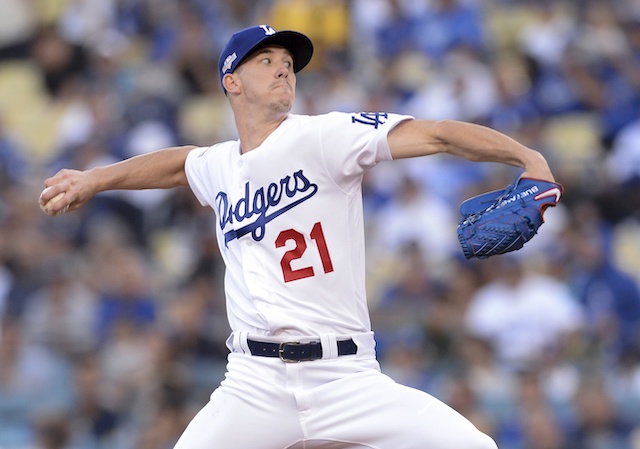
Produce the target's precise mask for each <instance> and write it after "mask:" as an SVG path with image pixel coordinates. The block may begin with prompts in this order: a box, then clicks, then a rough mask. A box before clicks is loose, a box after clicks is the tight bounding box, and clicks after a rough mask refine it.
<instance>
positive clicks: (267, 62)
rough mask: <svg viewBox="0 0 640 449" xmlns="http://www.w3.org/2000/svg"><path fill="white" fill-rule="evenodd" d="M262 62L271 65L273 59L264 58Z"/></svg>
mask: <svg viewBox="0 0 640 449" xmlns="http://www.w3.org/2000/svg"><path fill="white" fill-rule="evenodd" d="M260 62H261V63H263V64H271V58H262V59H261V60H260Z"/></svg>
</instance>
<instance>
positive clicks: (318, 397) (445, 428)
mask: <svg viewBox="0 0 640 449" xmlns="http://www.w3.org/2000/svg"><path fill="white" fill-rule="evenodd" d="M354 340H355V341H356V343H357V344H358V354H357V355H347V356H340V357H334V358H327V359H321V360H313V361H308V362H300V363H286V362H283V361H282V360H280V359H278V358H266V357H258V356H252V355H250V354H246V353H244V352H246V346H244V345H243V344H242V343H241V342H236V343H234V345H233V346H234V347H233V350H234V351H237V352H233V353H231V354H230V355H229V361H228V365H227V374H226V378H225V380H224V381H223V382H222V383H221V385H220V387H218V388H217V389H216V390H215V391H214V392H213V394H212V395H211V400H210V401H209V403H207V404H206V405H205V406H204V408H203V409H202V410H200V412H198V414H197V415H196V416H195V417H194V419H193V420H192V421H191V423H190V424H189V426H188V427H187V429H186V430H185V432H184V433H183V435H182V437H181V438H180V440H179V441H178V443H177V444H176V446H175V449H315V448H318V449H319V448H322V449H363V448H368V449H496V445H495V443H494V441H493V440H492V439H491V438H490V437H489V436H487V435H485V434H484V433H482V432H480V431H479V430H478V429H476V428H475V427H474V426H473V425H472V424H471V422H469V421H468V420H467V419H466V418H464V417H463V416H462V415H460V414H459V413H458V412H456V411H455V410H453V409H452V408H451V407H449V406H448V405H446V404H444V403H443V402H441V401H439V400H438V399H436V398H434V397H433V396H431V395H429V394H427V393H425V392H423V391H420V390H416V389H413V388H409V387H406V386H403V385H400V384H397V383H395V382H394V381H393V380H392V379H390V378H389V377H388V376H386V375H384V374H382V373H381V372H380V367H379V364H378V362H377V360H376V359H375V353H374V343H373V337H372V335H369V334H363V335H360V336H356V337H354ZM245 344H246V342H245Z"/></svg>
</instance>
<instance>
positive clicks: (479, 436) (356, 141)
mask: <svg viewBox="0 0 640 449" xmlns="http://www.w3.org/2000/svg"><path fill="white" fill-rule="evenodd" d="M312 53H313V45H312V43H311V41H310V40H309V38H307V37H306V36H305V35H303V34H300V33H298V32H294V31H279V32H277V31H275V30H274V29H273V28H271V27H270V26H267V25H260V26H255V27H250V28H247V29H243V30H241V31H238V32H237V33H235V34H234V35H233V36H232V37H231V39H230V40H229V42H228V44H227V45H226V47H225V48H224V50H223V52H222V54H221V56H220V61H219V73H218V75H219V77H220V82H221V84H222V87H223V89H224V91H225V93H226V95H227V97H228V100H229V103H230V105H231V108H232V110H233V113H234V116H235V121H236V126H237V131H238V135H239V139H238V140H234V141H228V142H223V143H219V144H217V145H213V146H210V147H206V148H202V147H194V146H184V147H172V148H166V149H162V150H158V151H156V152H152V153H147V154H143V155H140V156H136V157H133V158H131V159H127V160H124V161H121V162H118V163H115V164H112V165H107V166H102V167H98V168H94V169H90V170H87V171H76V170H69V169H65V170H61V171H60V172H58V173H57V174H56V175H54V176H53V177H51V178H49V179H47V180H46V181H45V186H46V187H47V189H45V191H43V193H42V194H41V197H40V204H41V205H46V204H47V203H48V202H49V200H51V199H52V198H54V197H56V196H57V195H59V194H60V193H63V192H64V196H63V197H62V198H61V199H59V200H58V201H57V202H56V203H55V204H53V205H50V208H49V213H50V214H57V213H58V212H60V211H64V210H65V209H66V208H67V207H69V209H70V210H74V209H77V208H79V207H81V206H82V205H83V204H85V203H86V202H87V201H88V200H89V199H90V198H91V197H93V196H94V195H95V194H96V193H98V192H101V191H104V190H110V189H148V188H171V187H175V186H182V185H188V186H189V187H190V188H191V190H192V191H193V193H194V194H195V196H196V197H197V198H198V200H199V201H200V202H201V203H202V204H203V205H204V206H208V207H211V208H212V209H213V210H214V212H215V214H216V217H217V226H216V233H217V238H218V243H219V247H220V252H221V254H222V257H223V259H224V261H225V264H226V275H225V290H226V304H227V313H228V318H229V322H230V325H231V329H232V333H231V335H230V336H229V339H228V341H227V346H228V348H229V349H230V354H229V357H228V365H227V373H226V377H225V380H224V381H222V383H221V384H220V386H219V387H218V388H217V389H215V390H214V392H213V393H212V395H211V399H210V401H209V402H208V403H207V404H206V405H205V406H204V407H203V408H202V410H201V411H200V412H199V413H198V414H197V415H196V416H195V417H194V418H193V420H192V421H191V423H190V424H189V426H188V427H187V429H186V430H185V432H184V434H183V435H182V437H181V438H180V440H179V441H178V443H177V445H176V449H211V448H216V449H285V448H288V449H293V448H306V449H311V448H325V449H339V448H344V449H346V448H370V449H371V448H379V449H425V448H429V449H472V448H474V449H491V448H495V447H496V446H495V443H494V441H493V440H492V439H491V438H490V437H489V436H487V435H485V434H483V433H481V432H480V431H479V430H477V429H476V428H475V427H474V426H473V425H472V424H471V422H469V421H468V420H467V419H465V418H464V417H463V416H461V415H460V414H458V413H457V412H456V411H454V410H453V409H452V408H450V407H449V406H447V405H446V404H444V403H443V402H441V401H439V400H437V399H436V398H434V397H433V396H431V395H429V394H428V393H426V392H423V391H419V390H415V389H411V388H408V387H405V386H402V385H399V384H397V383H395V382H394V381H393V380H392V379H390V378H389V377H387V376H386V375H384V374H382V373H381V372H380V367H379V364H378V362H377V360H376V352H375V340H374V334H373V332H372V330H371V326H370V320H369V315H368V310H367V299H366V294H365V242H364V228H363V210H362V191H361V182H362V177H363V175H364V173H365V172H366V170H367V169H369V168H371V167H373V166H374V165H376V164H377V163H379V162H382V161H391V160H393V159H400V158H408V157H415V156H425V155H430V154H436V153H450V154H452V155H456V156H460V157H463V158H466V159H469V160H474V161H494V162H502V163H506V164H510V165H514V166H518V167H521V168H522V169H523V170H524V173H525V174H526V175H527V176H530V177H534V178H538V179H546V180H553V175H552V173H551V171H550V170H549V167H548V164H547V162H546V161H545V159H544V158H543V157H542V156H541V155H540V153H538V152H537V151H534V150H531V149H528V148H526V147H524V146H523V145H521V144H519V143H517V142H515V141H514V140H512V139H511V138H509V137H507V136H505V135H503V134H500V133H498V132H496V131H493V130H490V129H488V128H485V127H481V126H477V125H473V124H469V123H461V122H453V121H438V122H434V121H428V120H417V119H414V118H412V117H409V116H404V115H398V114H394V113H387V112H376V113H372V112H361V113H340V112H333V113H328V114H324V115H318V116H305V115H295V114H291V113H290V110H291V107H292V105H293V102H294V98H295V89H296V73H297V72H299V71H300V70H302V69H303V68H304V67H305V66H306V65H307V63H308V62H309V60H310V59H311V56H312Z"/></svg>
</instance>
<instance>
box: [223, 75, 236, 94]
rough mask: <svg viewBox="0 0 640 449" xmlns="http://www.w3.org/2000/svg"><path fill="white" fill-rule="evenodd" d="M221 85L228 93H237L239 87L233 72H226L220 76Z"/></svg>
mask: <svg viewBox="0 0 640 449" xmlns="http://www.w3.org/2000/svg"><path fill="white" fill-rule="evenodd" d="M222 85H223V86H224V89H225V90H226V91H227V92H229V93H238V92H239V89H240V84H239V79H238V77H237V76H236V75H235V74H234V73H227V74H226V75H225V76H224V77H223V78H222Z"/></svg>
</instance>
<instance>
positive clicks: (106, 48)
mask: <svg viewBox="0 0 640 449" xmlns="http://www.w3.org/2000/svg"><path fill="white" fill-rule="evenodd" d="M259 23H269V24H270V25H272V26H274V27H275V28H276V29H286V28H294V29H296V30H299V31H302V32H304V33H306V34H308V35H309V36H310V37H311V38H312V39H313V41H314V43H315V45H316V54H315V57H314V60H313V61H312V64H311V65H310V66H309V67H308V69H306V70H305V71H304V72H303V73H302V74H301V75H300V76H299V77H298V83H299V91H298V98H297V103H296V108H295V112H298V113H308V114H312V113H322V112H327V111H330V110H342V111H365V110H366V111H390V112H400V113H407V114H412V115H414V116H416V117H420V118H430V119H445V118H447V119H459V120H467V121H473V122H476V123H481V124H486V125H488V126H491V127H493V128H496V129H498V130H500V131H502V132H504V133H506V134H508V135H510V136H512V137H514V138H516V139H518V140H520V141H521V142H523V143H525V144H527V145H529V146H531V147H533V148H536V149H538V150H540V151H541V152H543V153H544V154H545V156H546V157H547V158H548V159H549V161H550V162H551V164H552V168H553V170H554V172H555V174H556V177H557V179H558V180H559V181H560V182H561V183H563V184H564V186H565V188H566V194H565V198H564V201H563V203H562V204H561V205H560V206H559V207H557V208H555V209H551V210H549V211H548V212H547V214H546V220H547V224H545V226H543V228H542V230H541V233H540V235H539V236H538V237H537V238H536V239H535V240H534V241H532V242H531V243H529V244H528V245H527V246H526V247H525V248H524V249H523V250H521V251H519V252H518V253H514V254H512V255H509V256H505V257H502V258H496V260H492V259H489V260H487V261H473V262H469V261H465V260H464V259H463V258H462V257H461V252H460V249H459V247H458V243H457V241H456V237H455V225H456V222H457V213H458V212H457V206H458V204H459V203H460V201H461V200H462V199H464V198H466V197H468V196H469V195H472V194H474V193H478V192H482V191H485V190H488V189H493V188H500V187H502V186H504V185H506V184H507V183H509V182H511V181H512V180H513V178H514V176H515V175H516V174H517V171H516V170H515V169H511V168H505V167H502V166H497V165H493V164H471V163H467V162H464V161H460V160H456V159H453V158H448V157H433V158H424V159H419V160H411V161H401V162H397V163H394V164H386V165H384V164H382V165H380V166H378V167H376V168H375V169H374V170H372V171H371V172H370V173H369V174H368V176H367V178H366V179H365V195H364V197H365V208H366V209H365V210H366V218H367V233H368V243H369V253H368V259H367V263H368V271H369V286H368V288H369V297H370V302H371V310H372V319H373V323H374V328H375V330H376V332H377V336H378V341H379V358H380V362H381V365H382V367H383V370H384V371H385V372H387V373H389V374H390V375H392V376H393V377H394V378H395V379H397V380H398V381H400V382H403V383H406V384H408V385H412V386H414V387H416V388H420V389H424V390H426V391H429V392H430V393H432V394H433V395H435V396H437V397H440V398H442V399H443V400H445V401H446V402H448V403H449V404H451V405H452V406H453V407H455V408H456V409H457V410H459V411H460V412H461V413H463V414H464V415H465V416H467V417H469V418H470V419H471V420H472V421H473V422H474V423H475V424H476V425H477V426H478V427H480V428H481V429H483V430H484V431H486V432H487V433H489V434H490V435H491V436H493V437H494V438H495V439H496V441H497V442H498V444H499V446H500V447H501V448H502V449H639V448H640V293H639V282H640V223H639V215H638V211H639V207H640V2H638V1H637V0H609V1H604V0H602V1H588V0H582V1H579V0H574V1H568V0H564V1H563V0H557V1H551V0H544V1H536V2H530V1H518V0H270V1H250V0H233V1H223V0H190V1H187V0H182V1H180V0H2V2H1V3H0V162H1V164H0V448H2V449H103V448H104V449H106V448H109V449H113V448H116V449H148V448H149V449H150V448H153V449H164V448H166V449H169V448H171V447H173V443H174V442H175V440H176V438H177V437H178V436H179V434H180V432H181V431H182V429H183V428H184V426H185V425H186V423H187V422H188V420H189V419H190V418H191V416H192V415H193V414H194V413H195V412H196V411H197V410H198V409H199V408H200V407H201V406H202V405H203V404H204V403H205V401H206V400H207V398H208V395H209V394H210V392H211V391H212V389H213V388H214V387H215V386H216V385H217V383H218V382H219V381H220V380H221V379H222V377H223V374H224V365H225V357H226V349H225V347H224V340H225V338H226V336H227V333H228V326H227V323H226V316H225V310H224V298H223V289H222V284H221V279H222V277H221V275H222V266H221V260H220V258H219V255H218V252H217V245H216V242H215V237H213V235H214V233H213V229H214V226H215V219H214V217H213V214H212V213H211V211H209V210H206V209H204V208H201V207H200V206H199V204H197V202H196V201H195V199H194V198H193V196H192V195H191V193H190V192H189V191H188V190H187V189H176V190H174V191H145V192H116V193H104V194H101V195H99V197H97V198H95V199H94V200H93V201H92V202H91V203H90V204H89V205H88V206H87V207H86V208H85V209H84V210H82V211H78V212H75V213H70V214H67V215H64V216H61V217H56V218H52V217H47V216H45V215H44V214H42V212H41V211H40V210H39V208H38V205H37V198H38V195H39V193H40V191H41V189H42V187H43V185H42V182H43V180H44V179H45V178H46V177H48V176H51V175H52V174H53V173H55V172H56V171H57V170H58V169H60V168H62V167H70V168H79V169H82V168H87V167H91V166H94V165H97V164H103V163H108V162H110V161H115V160H119V159H122V158H125V157H130V156H132V155H135V154H139V153H142V152H147V151H152V150H154V149H158V148H161V147H164V146H170V145H176V144H187V143H188V144H196V145H210V144H212V143H215V142H218V141H220V140H223V139H229V138H235V135H234V126H233V119H232V117H231V115H230V110H229V109H228V108H227V105H226V100H225V97H224V95H223V94H222V91H221V89H220V87H219V85H218V82H219V81H218V77H217V75H216V74H215V72H216V62H217V57H218V52H219V51H220V50H221V47H222V45H224V42H225V41H226V39H227V38H228V37H229V35H230V34H231V33H232V32H233V31H234V30H237V29H239V28H243V27H245V26H250V25H254V24H259Z"/></svg>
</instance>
